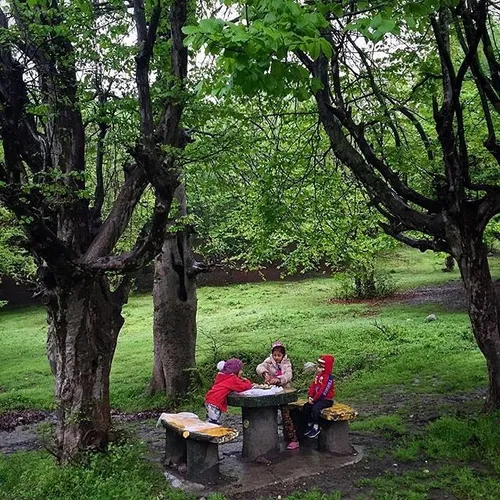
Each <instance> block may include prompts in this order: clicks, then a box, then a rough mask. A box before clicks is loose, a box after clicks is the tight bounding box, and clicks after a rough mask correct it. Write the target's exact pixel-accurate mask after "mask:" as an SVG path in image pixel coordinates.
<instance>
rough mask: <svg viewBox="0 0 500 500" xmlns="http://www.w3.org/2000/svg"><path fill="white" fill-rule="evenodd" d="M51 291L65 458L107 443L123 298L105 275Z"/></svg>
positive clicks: (52, 354) (52, 351)
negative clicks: (111, 375) (113, 288)
mask: <svg viewBox="0 0 500 500" xmlns="http://www.w3.org/2000/svg"><path fill="white" fill-rule="evenodd" d="M70 286H71V288H70ZM53 292H55V293H53V294H52V297H53V298H52V299H51V300H49V302H48V304H47V311H48V322H49V331H48V340H47V351H48V356H49V361H50V365H51V369H52V372H53V373H54V376H55V399H56V405H57V413H58V419H57V428H56V445H57V455H58V458H59V460H60V461H61V462H63V463H65V462H68V461H72V460H73V459H75V458H76V457H77V455H78V453H79V452H80V451H87V450H104V449H105V448H106V446H107V443H108V432H109V427H110V401H109V373H110V370H111V362H112V359H113V355H114V352H115V347H116V341H117V336H118V332H119V331H120V328H121V326H122V325H123V318H122V316H121V308H122V302H121V301H119V300H117V299H116V298H115V296H114V295H113V294H111V293H110V290H109V285H108V283H107V280H106V278H105V277H103V276H98V277H89V276H86V277H84V278H81V279H79V278H75V279H74V280H73V282H72V283H71V285H68V288H65V289H64V290H61V289H55V290H54V291H53Z"/></svg>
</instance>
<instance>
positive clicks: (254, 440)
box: [227, 389, 297, 460]
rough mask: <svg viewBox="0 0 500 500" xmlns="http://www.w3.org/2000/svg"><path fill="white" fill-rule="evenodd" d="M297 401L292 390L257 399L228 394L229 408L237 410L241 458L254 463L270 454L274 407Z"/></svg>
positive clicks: (275, 420) (275, 440)
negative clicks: (241, 443)
mask: <svg viewBox="0 0 500 500" xmlns="http://www.w3.org/2000/svg"><path fill="white" fill-rule="evenodd" d="M296 400H297V391H296V390H295V389H284V390H283V391H281V392H278V393H275V394H269V395H265V391H263V395H259V396H250V395H243V394H240V393H237V392H232V393H230V394H229V395H228V397H227V404H228V405H229V406H239V407H241V416H242V421H243V453H242V454H243V457H244V458H246V459H248V460H255V459H256V458H258V457H261V456H268V455H271V454H274V453H276V452H277V451H278V449H279V444H278V411H277V410H278V408H279V407H280V406H281V405H286V404H288V403H292V402H293V401H296Z"/></svg>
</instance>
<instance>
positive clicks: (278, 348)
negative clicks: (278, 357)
mask: <svg viewBox="0 0 500 500" xmlns="http://www.w3.org/2000/svg"><path fill="white" fill-rule="evenodd" d="M274 351H279V352H281V354H283V356H284V355H285V352H286V351H285V347H284V346H282V345H277V346H274V347H273V350H272V351H271V354H272V353H273V352H274Z"/></svg>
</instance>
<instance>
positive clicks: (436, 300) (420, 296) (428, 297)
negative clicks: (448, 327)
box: [328, 281, 500, 314]
mask: <svg viewBox="0 0 500 500" xmlns="http://www.w3.org/2000/svg"><path fill="white" fill-rule="evenodd" d="M497 287H498V289H499V291H500V286H499V285H498V283H497ZM328 303H329V304H345V305H349V304H366V305H368V306H370V307H371V308H372V311H373V310H374V312H373V314H376V313H377V310H378V308H380V307H381V306H383V305H387V304H394V303H407V304H409V305H420V304H436V305H438V306H441V307H443V308H444V309H449V310H453V311H465V310H466V309H467V303H466V299H465V290H464V287H463V284H462V282H461V281H452V282H450V283H445V284H444V285H434V286H428V287H420V288H415V289H413V290H410V291H408V292H401V293H395V294H393V295H391V296H389V297H378V298H375V299H337V298H331V299H328ZM366 314H369V313H366Z"/></svg>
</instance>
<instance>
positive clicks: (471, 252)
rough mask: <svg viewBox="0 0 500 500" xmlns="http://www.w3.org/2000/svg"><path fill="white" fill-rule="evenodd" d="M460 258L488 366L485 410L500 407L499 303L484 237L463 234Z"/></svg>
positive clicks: (474, 327)
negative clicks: (464, 235)
mask: <svg viewBox="0 0 500 500" xmlns="http://www.w3.org/2000/svg"><path fill="white" fill-rule="evenodd" d="M461 243H462V244H461V254H460V255H459V256H458V258H457V262H458V266H459V268H460V272H461V275H462V279H463V282H464V286H465V291H466V295H467V306H468V311H469V317H470V320H471V324H472V330H473V332H474V336H475V338H476V341H477V343H478V346H479V348H480V349H481V352H482V353H483V355H484V357H485V358H486V364H487V366H488V377H489V385H488V396H487V399H486V403H485V408H484V409H485V411H487V412H489V411H492V410H495V409H498V408H500V326H499V318H500V316H499V304H498V297H497V294H496V291H495V285H494V283H493V281H492V279H491V274H490V269H489V265H488V258H487V254H488V250H487V247H486V245H485V244H484V242H483V240H482V238H481V237H480V236H479V235H477V236H471V235H467V237H463V238H462V242H461Z"/></svg>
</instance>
